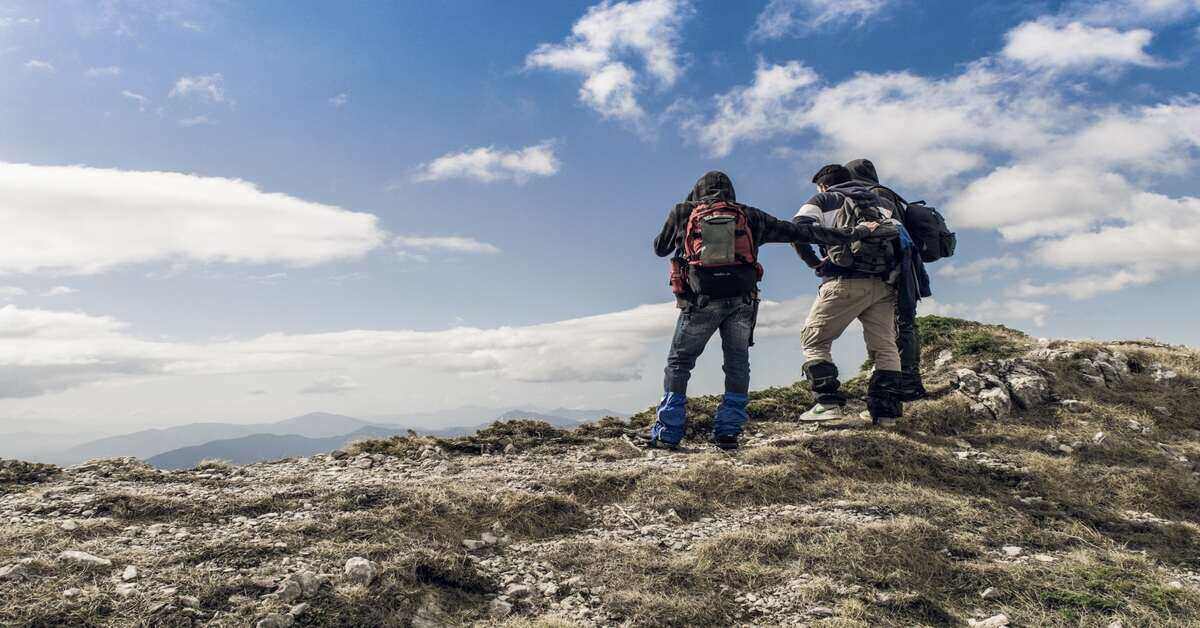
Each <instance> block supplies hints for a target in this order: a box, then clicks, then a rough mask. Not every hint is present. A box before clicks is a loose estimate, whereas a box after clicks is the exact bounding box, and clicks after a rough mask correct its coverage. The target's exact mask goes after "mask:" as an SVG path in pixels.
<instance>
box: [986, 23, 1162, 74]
mask: <svg viewBox="0 0 1200 628" xmlns="http://www.w3.org/2000/svg"><path fill="white" fill-rule="evenodd" d="M1153 38H1154V33H1152V32H1150V31H1148V30H1146V29H1143V28H1139V29H1134V30H1130V31H1118V30H1116V29H1113V28H1108V27H1102V26H1088V25H1086V24H1083V23H1081V22H1070V23H1068V24H1057V23H1055V20H1052V19H1040V20H1034V21H1032V22H1025V23H1024V24H1021V25H1020V26H1018V27H1016V28H1014V29H1013V30H1011V31H1009V32H1008V34H1007V35H1006V37H1005V39H1006V41H1007V43H1006V44H1005V46H1004V50H1003V51H1001V55H1002V56H1004V57H1005V58H1008V59H1012V60H1014V61H1018V62H1020V63H1023V64H1025V65H1026V66H1029V67H1031V68H1034V69H1039V70H1084V69H1090V68H1095V67H1102V66H1122V65H1140V66H1147V67H1154V66H1157V65H1161V62H1160V61H1158V60H1157V59H1155V58H1154V57H1152V56H1150V54H1149V53H1147V52H1146V46H1149V45H1150V40H1152V39H1153Z"/></svg>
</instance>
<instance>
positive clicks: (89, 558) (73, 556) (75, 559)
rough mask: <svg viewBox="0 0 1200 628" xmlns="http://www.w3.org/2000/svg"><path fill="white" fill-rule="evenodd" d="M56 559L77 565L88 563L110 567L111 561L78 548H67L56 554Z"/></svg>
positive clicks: (94, 565)
mask: <svg viewBox="0 0 1200 628" xmlns="http://www.w3.org/2000/svg"><path fill="white" fill-rule="evenodd" d="M58 559H59V560H62V561H66V562H69V563H75V564H77V565H89V566H93V567H112V561H111V560H109V559H107V558H100V557H99V556H95V555H93V554H89V553H87V552H81V551H79V550H67V551H65V552H63V553H61V554H59V555H58Z"/></svg>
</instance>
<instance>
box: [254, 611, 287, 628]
mask: <svg viewBox="0 0 1200 628" xmlns="http://www.w3.org/2000/svg"><path fill="white" fill-rule="evenodd" d="M294 621H295V620H293V619H292V616H291V615H284V614H281V613H271V614H270V615H267V616H266V617H263V618H262V619H260V620H258V623H256V624H254V627H255V628H291V625H292V623H293V622H294Z"/></svg>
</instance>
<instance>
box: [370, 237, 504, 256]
mask: <svg viewBox="0 0 1200 628" xmlns="http://www.w3.org/2000/svg"><path fill="white" fill-rule="evenodd" d="M392 244H393V246H395V247H396V248H398V249H401V250H416V251H446V252H450V253H482V254H495V253H499V252H500V249H499V248H497V247H496V246H495V245H492V244H488V243H487V242H480V241H479V240H476V239H474V238H463V237H458V236H449V237H423V236H405V235H401V236H396V237H395V238H394V239H393V240H392Z"/></svg>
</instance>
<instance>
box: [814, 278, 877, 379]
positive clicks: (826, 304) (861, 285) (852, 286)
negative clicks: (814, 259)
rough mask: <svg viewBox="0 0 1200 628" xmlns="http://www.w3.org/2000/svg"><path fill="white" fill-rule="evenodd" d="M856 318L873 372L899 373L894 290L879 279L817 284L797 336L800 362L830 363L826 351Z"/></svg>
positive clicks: (841, 280) (836, 280)
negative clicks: (818, 287) (815, 295)
mask: <svg viewBox="0 0 1200 628" xmlns="http://www.w3.org/2000/svg"><path fill="white" fill-rule="evenodd" d="M856 318H857V319H858V320H859V321H861V322H862V327H863V337H864V338H866V341H867V355H869V356H870V358H871V359H872V360H874V361H875V370H877V371H899V370H900V353H899V351H897V350H896V289H895V288H893V287H892V286H889V285H887V284H886V283H884V282H883V281H882V280H880V279H873V278H872V279H844V278H836V279H830V280H829V281H826V282H825V283H824V284H821V289H820V290H819V291H818V292H817V299H816V301H813V304H812V309H811V310H809V312H808V321H807V322H806V323H805V325H804V331H803V332H801V334H800V340H801V343H802V344H803V346H804V361H805V362H806V363H807V362H813V361H822V362H830V363H832V362H833V356H832V355H831V353H830V350H831V349H832V348H833V341H834V340H837V339H838V337H839V336H841V335H842V332H844V331H846V327H848V326H849V325H850V323H852V322H853V321H854V319H856Z"/></svg>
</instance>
